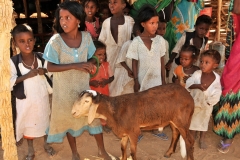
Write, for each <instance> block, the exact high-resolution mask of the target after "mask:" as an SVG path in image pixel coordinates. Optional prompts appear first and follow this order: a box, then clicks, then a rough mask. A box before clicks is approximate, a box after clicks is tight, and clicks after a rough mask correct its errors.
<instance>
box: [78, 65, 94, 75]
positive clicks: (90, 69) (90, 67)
mask: <svg viewBox="0 0 240 160" xmlns="http://www.w3.org/2000/svg"><path fill="white" fill-rule="evenodd" d="M74 66H75V67H74V68H75V69H77V70H79V71H84V72H88V73H91V72H93V69H94V65H93V64H92V63H91V62H81V63H75V64H74Z"/></svg>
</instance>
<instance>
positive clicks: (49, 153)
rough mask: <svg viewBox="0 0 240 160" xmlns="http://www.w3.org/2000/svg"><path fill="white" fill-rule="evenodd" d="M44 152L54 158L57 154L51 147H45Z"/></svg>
mask: <svg viewBox="0 0 240 160" xmlns="http://www.w3.org/2000/svg"><path fill="white" fill-rule="evenodd" d="M44 150H45V151H46V152H47V154H48V155H49V156H53V155H55V153H56V152H55V150H54V149H53V148H52V147H51V146H49V145H44Z"/></svg>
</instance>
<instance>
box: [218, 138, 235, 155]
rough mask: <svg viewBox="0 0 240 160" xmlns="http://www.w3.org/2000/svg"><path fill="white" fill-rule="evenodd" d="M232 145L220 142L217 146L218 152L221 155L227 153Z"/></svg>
mask: <svg viewBox="0 0 240 160" xmlns="http://www.w3.org/2000/svg"><path fill="white" fill-rule="evenodd" d="M231 144H232V143H224V141H223V140H221V141H220V143H219V145H218V148H217V149H218V151H219V152H221V153H224V154H225V153H227V152H228V151H229V147H230V146H231Z"/></svg>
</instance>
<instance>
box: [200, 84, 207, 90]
mask: <svg viewBox="0 0 240 160" xmlns="http://www.w3.org/2000/svg"><path fill="white" fill-rule="evenodd" d="M198 89H200V90H202V91H205V90H206V89H207V88H206V84H199V85H198Z"/></svg>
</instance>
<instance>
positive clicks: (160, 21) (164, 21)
mask: <svg viewBox="0 0 240 160" xmlns="http://www.w3.org/2000/svg"><path fill="white" fill-rule="evenodd" d="M158 17H159V23H166V24H167V21H166V20H165V19H163V18H161V17H160V16H158Z"/></svg>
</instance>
